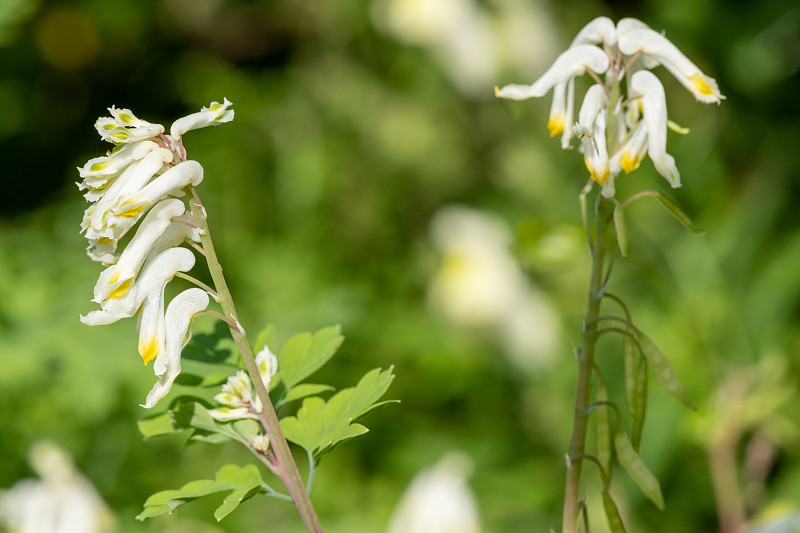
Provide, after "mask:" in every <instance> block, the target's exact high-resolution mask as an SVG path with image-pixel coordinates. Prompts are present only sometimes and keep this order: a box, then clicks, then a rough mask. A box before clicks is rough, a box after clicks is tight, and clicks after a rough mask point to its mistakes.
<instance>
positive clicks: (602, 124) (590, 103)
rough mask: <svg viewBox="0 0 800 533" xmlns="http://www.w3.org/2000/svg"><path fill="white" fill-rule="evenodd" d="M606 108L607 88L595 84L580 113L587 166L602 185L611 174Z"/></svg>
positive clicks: (595, 179)
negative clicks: (607, 142) (607, 143)
mask: <svg viewBox="0 0 800 533" xmlns="http://www.w3.org/2000/svg"><path fill="white" fill-rule="evenodd" d="M605 108H606V93H605V90H604V89H603V87H602V86H601V85H597V84H595V85H592V86H591V87H590V88H589V90H588V91H586V96H585V97H584V99H583V104H582V105H581V110H580V112H579V113H578V124H579V125H580V131H581V133H583V136H582V138H581V143H582V145H583V154H584V161H585V162H586V168H587V169H589V173H590V174H591V176H592V179H593V180H594V181H596V182H597V183H599V184H601V185H602V184H603V182H605V181H606V179H607V178H608V176H609V168H608V148H607V147H606V114H605ZM576 131H577V130H576Z"/></svg>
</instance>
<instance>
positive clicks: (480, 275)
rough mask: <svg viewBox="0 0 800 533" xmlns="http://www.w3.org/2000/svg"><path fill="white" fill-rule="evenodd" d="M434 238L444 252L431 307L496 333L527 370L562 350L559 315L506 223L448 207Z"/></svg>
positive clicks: (437, 222)
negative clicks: (516, 252) (523, 265)
mask: <svg viewBox="0 0 800 533" xmlns="http://www.w3.org/2000/svg"><path fill="white" fill-rule="evenodd" d="M431 237H432V240H433V243H434V245H435V246H436V248H437V249H438V251H439V252H440V253H441V254H442V262H441V267H440V269H439V271H438V272H437V273H436V275H435V276H434V278H433V280H432V281H431V285H430V288H429V301H430V303H431V305H432V306H433V307H434V308H435V309H437V310H439V311H441V312H442V313H443V314H444V315H445V316H447V317H448V318H449V319H450V320H452V321H453V322H455V323H456V324H460V325H462V326H466V327H481V328H487V329H490V330H492V331H494V332H495V333H496V334H497V335H498V336H499V338H500V340H501V342H502V343H503V344H504V345H505V347H506V350H507V352H508V354H509V356H510V357H511V358H512V359H513V361H514V362H515V363H516V364H518V365H519V366H520V367H522V368H524V369H528V370H531V369H535V368H537V367H540V366H541V365H542V364H543V363H546V362H547V361H549V360H550V359H551V358H552V357H553V356H554V355H555V353H556V352H557V349H558V339H559V338H560V322H559V319H558V315H557V313H556V311H555V309H554V308H553V306H552V305H551V304H550V302H549V301H548V300H547V297H546V296H545V295H544V294H543V293H542V292H541V291H539V290H538V289H537V288H536V287H535V286H534V285H533V284H532V283H531V282H530V281H529V280H528V279H527V278H526V276H525V274H524V273H523V272H522V270H521V269H520V267H519V265H518V261H517V259H516V258H515V257H514V256H513V255H512V254H511V252H510V246H511V235H510V234H509V231H508V230H507V229H506V227H505V226H504V225H503V223H502V222H501V221H500V220H499V219H497V218H495V217H493V216H491V215H489V214H486V213H483V212H480V211H477V210H474V209H470V208H468V207H463V206H445V207H443V208H441V209H440V210H439V211H438V212H437V213H436V214H435V215H434V218H433V221H432V223H431Z"/></svg>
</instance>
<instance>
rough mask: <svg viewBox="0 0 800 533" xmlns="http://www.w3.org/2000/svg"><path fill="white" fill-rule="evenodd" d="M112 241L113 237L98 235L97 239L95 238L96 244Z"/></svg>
mask: <svg viewBox="0 0 800 533" xmlns="http://www.w3.org/2000/svg"><path fill="white" fill-rule="evenodd" d="M112 242H114V239H112V238H111V237H100V238H99V239H97V244H111V243H112ZM114 281H116V280H114Z"/></svg>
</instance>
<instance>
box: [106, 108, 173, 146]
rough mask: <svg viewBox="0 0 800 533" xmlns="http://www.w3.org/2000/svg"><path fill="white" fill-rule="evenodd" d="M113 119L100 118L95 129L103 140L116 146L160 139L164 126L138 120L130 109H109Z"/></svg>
mask: <svg viewBox="0 0 800 533" xmlns="http://www.w3.org/2000/svg"><path fill="white" fill-rule="evenodd" d="M108 110H109V112H110V113H111V115H112V117H100V118H98V119H97V122H95V125H94V127H95V129H96V130H97V132H98V133H99V134H100V137H102V138H103V140H105V141H108V142H110V143H114V144H120V143H134V142H139V141H144V140H147V139H152V138H153V137H158V136H159V135H161V134H162V133H164V126H162V125H161V124H152V123H150V122H147V121H145V120H140V119H138V118H136V117H135V116H134V115H133V113H132V112H131V111H130V110H129V109H117V108H115V107H113V106H112V107H110V108H108Z"/></svg>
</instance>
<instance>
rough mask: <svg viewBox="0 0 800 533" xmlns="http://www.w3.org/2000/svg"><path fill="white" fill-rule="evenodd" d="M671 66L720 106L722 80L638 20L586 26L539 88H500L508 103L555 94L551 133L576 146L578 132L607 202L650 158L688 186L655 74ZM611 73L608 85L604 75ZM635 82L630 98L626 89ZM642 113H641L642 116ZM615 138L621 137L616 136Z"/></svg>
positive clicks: (604, 20)
mask: <svg viewBox="0 0 800 533" xmlns="http://www.w3.org/2000/svg"><path fill="white" fill-rule="evenodd" d="M658 65H663V66H664V67H665V68H666V69H667V70H668V71H669V72H670V73H672V74H673V75H674V76H675V77H676V79H677V80H678V81H679V82H680V83H682V84H683V85H684V86H685V87H686V88H687V89H689V91H691V92H692V94H694V96H695V98H697V99H698V100H699V101H701V102H705V103H717V104H718V103H720V101H721V100H723V99H724V98H725V97H724V96H722V94H720V92H719V88H718V87H717V83H716V81H714V79H713V78H710V77H709V76H706V75H705V74H703V73H702V72H701V71H700V69H699V68H698V67H697V66H696V65H695V64H694V63H692V62H691V61H690V60H689V59H687V58H686V56H684V55H683V54H682V53H681V52H680V51H679V50H678V49H677V48H676V47H675V45H673V44H672V43H671V42H670V41H669V40H667V38H666V37H664V36H663V35H661V34H659V33H657V32H655V31H654V30H652V29H651V28H650V27H648V26H647V25H646V24H645V23H644V22H641V21H639V20H636V19H632V18H625V19H622V20H620V21H619V22H618V23H617V25H616V26H614V24H613V22H612V21H611V20H610V19H608V18H607V17H598V18H596V19H594V20H593V21H591V22H590V23H589V24H587V25H586V26H584V28H583V29H581V31H580V32H579V33H578V35H577V36H576V37H575V38H574V39H573V41H572V44H571V45H570V47H569V48H568V49H567V50H566V51H565V52H563V53H562V54H561V55H560V56H559V57H558V58H557V59H556V61H555V62H554V63H553V65H552V66H551V67H550V69H548V70H547V71H546V72H545V73H544V74H543V75H542V76H541V77H540V78H539V79H538V80H536V82H534V83H533V84H532V85H507V86H505V87H503V88H502V89H499V88H495V94H496V95H497V96H499V97H501V98H510V99H514V100H522V99H525V98H530V97H539V96H543V95H544V94H545V93H547V92H548V91H549V90H550V89H553V103H552V106H551V109H550V117H549V119H548V123H547V127H548V130H549V131H550V135H551V136H555V135H557V134H559V133H562V137H561V145H562V147H563V148H568V147H569V142H570V139H571V137H572V135H573V133H577V134H578V136H579V137H580V139H581V143H582V149H583V153H584V157H585V160H586V166H587V168H588V169H589V173H590V175H591V177H592V179H593V180H594V181H596V182H597V183H598V184H600V185H602V186H603V188H602V193H603V195H604V196H606V197H613V195H614V177H615V176H616V175H617V174H618V173H619V172H620V171H621V170H625V172H630V171H631V170H634V169H636V168H638V166H639V164H640V163H641V161H642V158H643V157H644V153H645V146H646V148H647V150H646V152H647V154H648V155H649V156H650V159H652V161H653V164H654V166H655V168H656V170H657V171H658V172H659V173H660V174H661V175H662V176H664V177H665V178H666V179H667V181H668V182H669V183H670V185H671V186H672V187H679V186H680V183H681V182H680V174H679V172H678V170H677V167H676V165H675V160H674V159H673V158H672V156H670V155H669V154H667V151H666V142H667V134H666V132H667V124H668V120H667V108H666V99H665V97H664V88H663V86H662V85H661V83H660V82H659V81H658V79H657V78H656V77H655V76H654V75H653V74H652V73H650V72H649V71H648V70H647V69H651V68H654V67H656V66H658ZM586 72H589V73H590V74H591V75H592V77H593V78H594V80H595V81H596V82H597V83H596V84H595V85H593V86H592V87H591V88H590V89H589V90H588V91H587V93H586V96H585V99H584V102H583V105H582V106H581V111H580V117H579V119H578V123H577V124H575V125H574V126H571V124H570V123H571V121H572V113H573V107H572V106H573V102H572V99H573V94H572V93H573V90H574V86H573V83H574V78H575V77H576V76H579V75H582V74H584V73H586ZM601 74H604V80H601V79H600V77H599V75H601ZM623 79H627V89H628V96H627V98H626V97H624V96H623V94H621V93H622V90H621V87H620V83H621V81H622V80H623ZM640 109H641V112H640ZM612 132H613V133H612Z"/></svg>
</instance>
